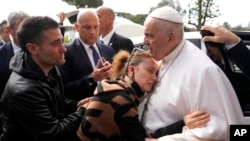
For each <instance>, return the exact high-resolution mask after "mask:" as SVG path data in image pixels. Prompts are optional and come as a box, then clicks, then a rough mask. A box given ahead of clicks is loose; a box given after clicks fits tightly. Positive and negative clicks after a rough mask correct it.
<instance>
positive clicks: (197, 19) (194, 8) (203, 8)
mask: <svg viewBox="0 0 250 141" xmlns="http://www.w3.org/2000/svg"><path fill="white" fill-rule="evenodd" d="M216 1H217V0H191V1H190V3H189V5H188V7H189V10H188V13H187V14H188V24H191V25H194V26H195V27H196V29H197V30H199V29H200V28H201V27H202V26H203V25H205V23H206V22H207V21H209V20H211V19H213V18H215V17H219V16H220V9H219V5H216V4H215V3H216Z"/></svg>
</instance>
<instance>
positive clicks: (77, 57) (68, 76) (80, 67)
mask: <svg viewBox="0 0 250 141" xmlns="http://www.w3.org/2000/svg"><path fill="white" fill-rule="evenodd" d="M96 44H97V46H98V48H99V52H100V54H101V56H102V57H105V59H106V60H108V61H109V62H110V63H111V62H112V57H113V55H114V51H113V49H112V48H111V47H109V46H107V45H104V44H99V43H96ZM65 47H66V48H67V52H66V53H65V61H66V62H65V64H64V65H62V66H59V69H60V72H61V76H62V81H63V84H64V89H65V95H66V98H69V99H73V100H76V101H78V100H81V99H82V98H86V97H89V96H92V95H93V92H94V89H95V87H96V85H97V84H96V83H94V84H93V85H90V83H89V80H88V76H89V75H90V74H91V73H92V71H93V68H92V65H91V62H90V60H89V57H88V54H87V52H86V50H85V49H84V46H83V45H82V43H81V42H80V40H79V39H78V38H77V39H75V40H74V41H73V42H71V43H69V44H66V45H65Z"/></svg>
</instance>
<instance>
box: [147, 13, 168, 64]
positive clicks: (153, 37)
mask: <svg viewBox="0 0 250 141" xmlns="http://www.w3.org/2000/svg"><path fill="white" fill-rule="evenodd" d="M144 44H145V45H147V46H148V48H149V51H150V53H151V54H152V56H153V57H154V58H155V59H156V60H157V61H159V60H162V59H163V58H164V57H165V56H166V54H168V47H167V46H168V36H167V34H166V32H165V31H164V29H162V28H161V27H160V26H159V20H158V19H155V18H147V19H146V21H145V23H144Z"/></svg>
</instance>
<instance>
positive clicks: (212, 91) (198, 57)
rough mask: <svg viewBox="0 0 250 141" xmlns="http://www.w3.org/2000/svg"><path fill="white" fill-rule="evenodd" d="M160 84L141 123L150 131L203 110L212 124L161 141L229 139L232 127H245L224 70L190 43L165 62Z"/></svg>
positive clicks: (186, 130) (166, 137)
mask: <svg viewBox="0 0 250 141" xmlns="http://www.w3.org/2000/svg"><path fill="white" fill-rule="evenodd" d="M158 77H159V78H158V79H159V81H158V82H157V84H156V86H155V89H154V90H153V92H152V93H151V96H150V97H149V98H148V99H149V101H148V105H147V110H145V111H144V114H143V117H142V124H143V125H144V126H145V127H146V129H147V131H148V132H154V131H155V130H157V129H159V128H161V127H164V126H166V125H169V124H171V123H174V122H176V121H179V120H181V119H183V118H184V116H185V115H187V114H188V113H189V112H193V111H198V110H203V111H206V112H207V113H209V114H210V121H209V122H208V124H207V125H206V126H205V127H203V128H195V129H188V128H187V127H186V126H185V127H183V132H182V133H180V134H173V135H168V136H164V137H161V138H159V140H160V141H172V140H175V141H176V140H178V141H196V140H229V127H230V126H229V125H230V124H243V121H244V118H243V113H242V110H241V107H240V104H239V101H238V98H237V96H236V93H235V91H234V89H233V87H232V85H231V83H230V81H229V80H228V79H227V77H226V76H225V74H224V73H223V71H222V70H221V69H220V68H219V67H218V66H217V65H216V64H214V63H213V62H212V61H211V60H210V58H208V56H207V55H206V54H205V53H204V52H202V51H201V50H200V49H199V48H197V47H196V46H194V45H193V44H192V43H191V42H189V41H185V40H183V41H182V42H181V44H180V45H179V46H178V47H177V48H176V49H175V50H174V51H173V52H171V53H170V54H169V55H168V56H166V57H165V58H164V59H163V61H162V65H161V68H160V71H159V76H158Z"/></svg>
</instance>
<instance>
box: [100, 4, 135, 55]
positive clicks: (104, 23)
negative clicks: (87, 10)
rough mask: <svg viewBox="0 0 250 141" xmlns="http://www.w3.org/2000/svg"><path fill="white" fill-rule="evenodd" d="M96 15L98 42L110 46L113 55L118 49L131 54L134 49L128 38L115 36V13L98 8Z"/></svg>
mask: <svg viewBox="0 0 250 141" xmlns="http://www.w3.org/2000/svg"><path fill="white" fill-rule="evenodd" d="M96 13H97V15H98V17H99V20H100V41H101V42H102V41H103V42H104V44H106V45H109V46H111V47H112V48H113V49H114V50H115V53H117V52H118V51H119V50H120V49H122V50H127V51H129V52H131V51H132V50H133V48H134V44H133V42H132V41H131V40H130V39H129V38H127V37H124V36H122V35H119V34H117V33H116V32H115V31H114V29H113V25H114V20H115V12H114V11H113V10H112V9H111V8H109V7H105V6H100V7H98V8H97V10H96Z"/></svg>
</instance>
